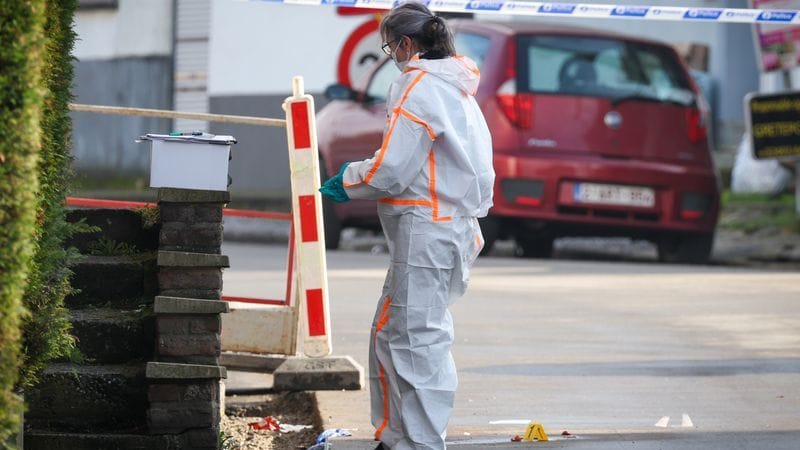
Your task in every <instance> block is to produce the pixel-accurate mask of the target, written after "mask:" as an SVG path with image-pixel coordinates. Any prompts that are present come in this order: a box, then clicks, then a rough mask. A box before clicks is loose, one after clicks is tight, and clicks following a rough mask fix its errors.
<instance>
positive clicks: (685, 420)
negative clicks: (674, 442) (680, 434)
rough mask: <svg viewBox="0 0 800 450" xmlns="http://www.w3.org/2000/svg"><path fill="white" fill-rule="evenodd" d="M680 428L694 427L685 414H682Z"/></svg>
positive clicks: (690, 419)
mask: <svg viewBox="0 0 800 450" xmlns="http://www.w3.org/2000/svg"><path fill="white" fill-rule="evenodd" d="M681 426H682V427H694V424H693V423H692V418H691V417H689V415H688V414H685V413H684V414H683V419H681Z"/></svg>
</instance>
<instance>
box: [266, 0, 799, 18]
mask: <svg viewBox="0 0 800 450" xmlns="http://www.w3.org/2000/svg"><path fill="white" fill-rule="evenodd" d="M253 1H260V2H267V3H282V4H286V5H308V6H320V5H323V6H349V7H352V8H373V9H391V8H392V7H393V6H395V5H396V4H399V3H404V2H403V1H397V0H253ZM415 1H418V0H415ZM419 1H421V3H424V4H426V5H428V7H429V8H430V9H431V11H437V12H463V13H475V12H479V13H497V14H507V15H513V16H540V17H582V18H595V19H596V18H604V19H640V20H665V21H688V22H691V21H695V22H697V21H711V22H728V23H772V24H775V23H798V24H800V11H797V10H777V9H745V8H690V7H682V6H630V5H602V4H581V3H550V2H526V1H492V0H419Z"/></svg>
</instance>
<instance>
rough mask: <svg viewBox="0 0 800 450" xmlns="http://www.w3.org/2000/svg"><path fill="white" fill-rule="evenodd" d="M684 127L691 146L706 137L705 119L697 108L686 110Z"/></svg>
mask: <svg viewBox="0 0 800 450" xmlns="http://www.w3.org/2000/svg"><path fill="white" fill-rule="evenodd" d="M686 127H687V130H686V132H687V133H688V136H689V141H691V143H692V144H697V143H698V142H700V141H702V140H704V139H705V138H706V137H707V136H708V129H707V128H706V121H705V118H704V117H703V113H702V111H700V110H699V109H697V108H689V109H687V110H686Z"/></svg>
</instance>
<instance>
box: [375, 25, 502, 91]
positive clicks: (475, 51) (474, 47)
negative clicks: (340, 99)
mask: <svg viewBox="0 0 800 450" xmlns="http://www.w3.org/2000/svg"><path fill="white" fill-rule="evenodd" d="M490 43H491V41H490V39H489V38H488V37H486V36H480V35H477V34H472V33H457V34H456V35H455V38H454V44H455V47H456V53H459V54H462V55H465V56H467V57H469V58H470V59H472V60H473V61H475V64H476V65H477V66H478V69H481V68H482V67H483V60H484V59H485V58H486V54H487V52H488V51H489V45H490ZM399 75H400V71H398V70H397V67H395V65H394V64H393V63H392V60H391V58H386V59H385V60H384V61H383V63H382V65H381V67H380V68H379V69H378V70H376V71H375V74H374V75H373V76H372V79H371V80H370V81H369V86H367V91H366V92H367V96H368V98H369V99H371V101H375V102H381V101H386V94H388V91H389V85H391V84H392V82H393V81H394V80H396V79H397V77H398V76H399Z"/></svg>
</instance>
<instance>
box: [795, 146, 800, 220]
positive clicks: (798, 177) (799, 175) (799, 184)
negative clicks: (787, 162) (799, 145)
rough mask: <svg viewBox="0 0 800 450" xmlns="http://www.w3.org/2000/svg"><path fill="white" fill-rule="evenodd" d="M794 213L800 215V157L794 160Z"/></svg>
mask: <svg viewBox="0 0 800 450" xmlns="http://www.w3.org/2000/svg"><path fill="white" fill-rule="evenodd" d="M794 214H795V215H796V216H797V217H800V159H798V160H797V161H795V162H794Z"/></svg>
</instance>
